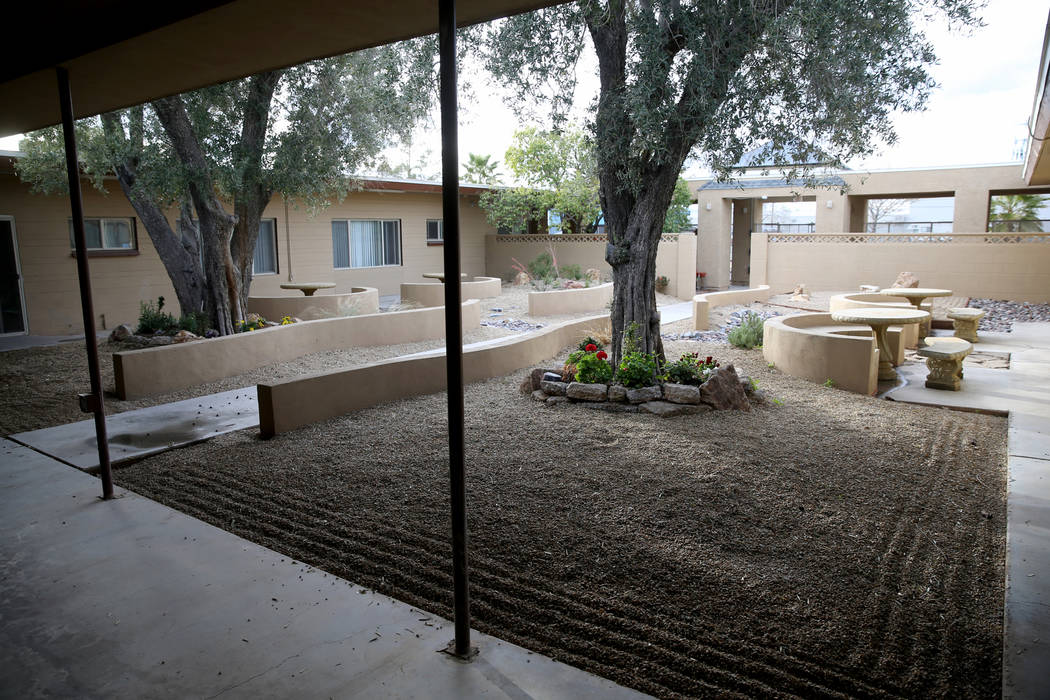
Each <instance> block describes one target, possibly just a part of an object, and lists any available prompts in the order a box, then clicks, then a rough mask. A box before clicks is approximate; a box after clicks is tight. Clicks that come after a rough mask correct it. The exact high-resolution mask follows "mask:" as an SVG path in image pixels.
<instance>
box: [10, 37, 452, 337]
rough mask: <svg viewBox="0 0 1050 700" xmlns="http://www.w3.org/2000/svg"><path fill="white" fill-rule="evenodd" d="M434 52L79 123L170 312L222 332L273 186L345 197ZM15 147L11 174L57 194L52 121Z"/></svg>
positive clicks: (339, 62)
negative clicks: (164, 276) (140, 238)
mask: <svg viewBox="0 0 1050 700" xmlns="http://www.w3.org/2000/svg"><path fill="white" fill-rule="evenodd" d="M434 53H435V42H434V41H433V39H432V38H431V39H426V40H417V41H413V42H404V43H401V44H396V45H391V46H385V47H380V48H378V49H371V50H367V51H361V52H357V53H353V54H347V55H345V56H339V57H335V58H331V59H326V60H322V61H314V62H311V63H306V64H303V65H300V66H296V67H294V68H289V69H286V70H281V71H271V72H268V73H263V74H259V75H255V76H252V77H250V78H245V79H243V80H237V81H233V82H230V83H225V84H222V85H215V86H211V87H207V88H204V89H202V90H197V91H194V92H191V93H186V94H184V95H178V96H174V97H169V98H163V99H160V100H156V101H154V102H152V103H150V104H149V105H140V106H138V107H134V108H131V109H127V110H122V111H120V112H113V113H108V114H104V115H102V116H101V117H95V118H90V119H85V120H81V121H80V122H78V123H77V137H78V145H79V147H80V155H81V159H82V169H83V171H84V173H85V174H86V175H87V176H88V177H89V178H90V179H91V182H92V184H93V185H94V186H95V187H96V188H97V189H99V190H102V191H105V189H106V186H107V183H106V181H105V178H106V177H109V176H113V175H116V177H117V180H118V182H119V185H120V187H121V189H122V190H123V191H124V194H125V195H126V196H127V197H128V200H129V201H130V202H131V204H132V206H133V207H134V208H135V210H136V213H137V214H138V215H139V217H140V219H141V220H142V222H143V224H144V226H145V228H146V230H147V233H148V234H149V236H150V239H151V240H152V241H153V243H154V247H155V248H156V249H157V251H158V254H159V255H160V257H161V260H162V261H163V263H164V265H165V268H166V269H167V271H168V274H169V277H171V279H172V284H173V286H174V287H175V291H176V296H177V297H178V299H179V303H180V306H181V307H182V312H183V313H190V312H199V311H204V312H206V313H207V314H208V315H209V316H210V317H211V319H212V323H213V324H214V326H215V327H216V328H217V329H218V330H219V331H220V332H223V333H229V332H232V329H233V323H234V321H236V320H238V319H241V318H243V316H244V305H245V302H246V300H247V296H248V291H249V287H250V284H251V276H252V271H251V270H252V258H253V255H254V251H255V244H256V240H257V238H258V233H259V225H260V220H261V216H262V212H263V210H264V209H265V207H266V206H267V204H268V203H269V202H270V200H271V198H272V197H273V195H274V194H275V193H280V194H281V195H283V196H285V197H288V198H291V199H294V200H296V201H297V202H298V203H301V204H302V205H304V206H307V207H310V208H319V207H324V206H327V205H328V204H330V203H332V202H333V201H334V200H338V199H341V198H342V197H344V196H345V195H346V194H347V192H349V191H350V190H351V189H352V188H353V187H354V181H353V178H352V174H353V173H354V172H358V171H360V169H361V168H362V167H363V166H364V165H365V164H367V163H369V162H370V161H371V160H372V159H373V158H374V157H375V156H376V155H377V154H378V153H379V152H380V150H381V149H382V148H383V147H385V146H387V145H388V144H390V143H391V142H393V141H395V140H396V139H398V138H407V137H408V135H409V134H410V132H411V129H412V127H413V126H414V124H415V122H416V121H417V118H418V117H417V116H416V115H421V114H425V113H426V112H427V110H428V108H429V106H430V104H431V102H432V99H433V97H434V91H435V87H434V85H435V81H434V75H433V73H434V62H433V56H434ZM21 149H22V150H23V151H24V152H25V154H26V155H25V157H24V158H22V159H21V160H20V161H19V163H18V166H17V167H18V172H19V175H20V177H21V178H22V179H23V180H25V181H27V182H29V183H31V185H32V187H33V189H34V190H35V191H38V192H45V193H49V192H65V191H66V188H67V183H66V180H65V171H64V166H63V163H64V160H63V151H62V135H61V131H60V130H58V129H57V128H52V129H45V130H43V131H40V132H36V133H33V134H30V135H28V137H27V138H26V139H24V140H23V141H22V144H21ZM173 206H174V207H178V209H179V210H180V215H179V216H178V221H177V223H176V224H175V225H174V226H173V225H172V222H171V221H169V216H168V213H169V211H170V210H171V208H172V207H173ZM228 207H229V208H230V209H231V210H232V211H227V208H228Z"/></svg>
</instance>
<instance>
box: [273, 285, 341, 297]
mask: <svg viewBox="0 0 1050 700" xmlns="http://www.w3.org/2000/svg"><path fill="white" fill-rule="evenodd" d="M334 286H335V282H286V283H284V284H282V285H281V289H298V290H299V291H300V292H302V293H303V296H308V297H312V296H313V295H314V292H316V291H317V290H318V289H331V288H332V287H334Z"/></svg>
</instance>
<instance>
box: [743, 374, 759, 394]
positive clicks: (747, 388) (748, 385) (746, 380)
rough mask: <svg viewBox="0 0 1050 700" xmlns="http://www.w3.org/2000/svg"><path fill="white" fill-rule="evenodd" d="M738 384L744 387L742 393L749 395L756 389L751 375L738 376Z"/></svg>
mask: <svg viewBox="0 0 1050 700" xmlns="http://www.w3.org/2000/svg"><path fill="white" fill-rule="evenodd" d="M740 386H742V387H744V393H745V394H747V395H748V396H751V395H752V394H754V393H755V391H756V385H755V382H753V381H751V377H744V376H741V377H740Z"/></svg>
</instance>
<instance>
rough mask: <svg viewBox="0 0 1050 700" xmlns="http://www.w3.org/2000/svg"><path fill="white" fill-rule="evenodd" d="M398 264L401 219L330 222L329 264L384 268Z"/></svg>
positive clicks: (339, 220) (345, 267) (338, 267)
mask: <svg viewBox="0 0 1050 700" xmlns="http://www.w3.org/2000/svg"><path fill="white" fill-rule="evenodd" d="M400 264H401V221H400V220H398V219H393V220H386V221H380V220H375V219H368V220H363V219H336V220H333V221H332V266H333V267H335V268H336V269H347V268H352V267H386V266H392V265H400Z"/></svg>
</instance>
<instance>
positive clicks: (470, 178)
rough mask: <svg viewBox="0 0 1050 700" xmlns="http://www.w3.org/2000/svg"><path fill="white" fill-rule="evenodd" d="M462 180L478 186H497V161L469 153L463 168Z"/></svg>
mask: <svg viewBox="0 0 1050 700" xmlns="http://www.w3.org/2000/svg"><path fill="white" fill-rule="evenodd" d="M463 178H464V179H465V180H466V181H467V182H472V183H474V184H478V185H495V184H498V183H499V161H498V160H493V159H492V156H487V155H484V156H483V155H478V154H477V153H469V154H467V162H466V163H465V164H464V166H463Z"/></svg>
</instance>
